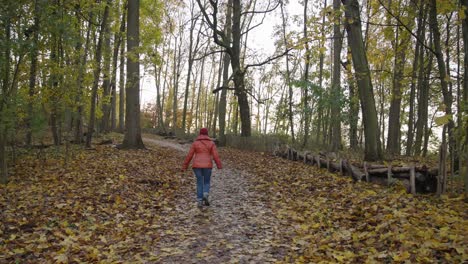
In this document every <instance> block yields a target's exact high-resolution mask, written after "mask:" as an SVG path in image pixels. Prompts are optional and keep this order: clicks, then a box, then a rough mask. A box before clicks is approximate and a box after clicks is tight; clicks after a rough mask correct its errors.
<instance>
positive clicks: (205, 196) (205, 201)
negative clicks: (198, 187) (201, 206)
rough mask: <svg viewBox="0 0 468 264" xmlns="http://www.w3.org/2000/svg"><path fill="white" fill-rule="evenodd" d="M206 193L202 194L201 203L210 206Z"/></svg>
mask: <svg viewBox="0 0 468 264" xmlns="http://www.w3.org/2000/svg"><path fill="white" fill-rule="evenodd" d="M208 196H209V195H208V193H204V194H203V202H204V203H205V205H206V206H210V201H209V200H208Z"/></svg>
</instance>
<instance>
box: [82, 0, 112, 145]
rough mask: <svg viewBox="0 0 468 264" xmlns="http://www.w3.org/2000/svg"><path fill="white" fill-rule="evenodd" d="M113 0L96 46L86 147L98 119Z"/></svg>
mask: <svg viewBox="0 0 468 264" xmlns="http://www.w3.org/2000/svg"><path fill="white" fill-rule="evenodd" d="M111 3H112V1H111V0H107V4H106V7H105V9H104V14H103V17H102V22H101V28H100V31H99V38H98V43H97V46H96V55H95V62H96V66H95V67H96V68H95V69H94V81H93V87H92V90H91V110H90V116H89V123H88V131H87V133H86V147H88V148H89V147H91V139H92V136H93V132H94V122H95V119H96V103H97V102H96V100H97V92H98V86H99V76H100V75H101V59H102V46H103V43H102V42H103V40H104V34H105V31H106V25H107V19H108V17H109V8H110V5H111Z"/></svg>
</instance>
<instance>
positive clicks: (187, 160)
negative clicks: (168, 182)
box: [182, 144, 195, 170]
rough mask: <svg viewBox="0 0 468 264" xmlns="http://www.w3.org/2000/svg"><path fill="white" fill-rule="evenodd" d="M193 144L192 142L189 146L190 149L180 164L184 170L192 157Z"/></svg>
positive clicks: (193, 152)
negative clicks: (182, 163)
mask: <svg viewBox="0 0 468 264" xmlns="http://www.w3.org/2000/svg"><path fill="white" fill-rule="evenodd" d="M193 145H194V144H192V146H191V147H190V151H189V153H188V154H187V157H185V160H184V165H182V170H186V169H187V168H188V165H189V163H190V161H191V160H192V158H193V154H195V147H194V146H193Z"/></svg>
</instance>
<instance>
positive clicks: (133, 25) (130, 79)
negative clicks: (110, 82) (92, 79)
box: [120, 0, 145, 149]
mask: <svg viewBox="0 0 468 264" xmlns="http://www.w3.org/2000/svg"><path fill="white" fill-rule="evenodd" d="M139 20H140V0H132V1H128V9H127V47H128V53H130V54H131V56H127V86H126V108H125V110H126V114H125V134H124V140H123V143H122V145H121V146H120V147H121V148H126V149H142V148H145V145H144V144H143V140H142V138H141V127H140V60H139V51H138V46H139V43H140V26H139V24H140V23H139Z"/></svg>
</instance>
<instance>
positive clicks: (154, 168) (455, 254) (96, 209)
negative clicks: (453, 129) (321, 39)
mask: <svg viewBox="0 0 468 264" xmlns="http://www.w3.org/2000/svg"><path fill="white" fill-rule="evenodd" d="M144 140H145V144H146V146H147V150H131V151H122V150H118V149H116V148H114V147H112V146H109V145H108V146H96V148H95V149H94V150H83V149H79V148H73V149H71V150H70V151H69V152H68V154H67V156H68V158H67V159H65V158H64V154H63V152H64V151H63V150H48V152H46V153H39V152H37V153H29V154H27V155H24V157H21V159H18V161H17V163H16V165H15V166H14V167H12V168H11V178H10V180H11V181H10V182H9V183H8V185H6V186H0V210H1V211H0V213H1V215H0V263H14V262H17V263H46V262H57V263H69V262H76V263H80V262H99V263H102V262H103V263H128V262H132V263H135V262H136V263H268V262H277V263H291V262H293V263H318V262H324V263H337V262H340V263H356V262H357V263H365V262H368V263H376V262H377V263H382V262H383V263H388V262H397V263H398V262H401V263H403V262H410V263H411V262H424V263H441V262H442V263H444V262H445V263H463V262H466V261H468V246H467V245H468V205H467V204H466V203H464V202H463V200H462V199H461V197H454V198H449V197H446V196H443V197H442V198H435V197H432V196H422V195H417V196H412V195H410V194H407V193H406V190H405V188H404V187H403V186H399V185H395V186H394V187H391V188H388V187H385V186H380V185H376V184H369V183H354V182H353V181H352V180H351V179H350V178H349V177H341V176H338V175H335V174H331V173H329V172H327V171H326V170H321V169H317V168H316V167H312V166H309V165H305V164H303V163H300V162H291V161H287V160H283V159H280V158H277V157H273V156H271V155H269V154H266V153H259V152H248V151H240V150H235V149H231V148H221V149H220V150H219V152H220V157H221V160H222V161H223V166H224V169H222V170H216V169H214V170H213V177H212V189H211V195H210V198H211V206H210V207H205V208H203V209H199V208H197V207H196V203H195V177H194V176H193V173H192V172H191V171H187V172H181V171H180V168H181V165H182V162H183V159H184V156H185V154H186V152H187V151H188V148H189V144H184V145H182V144H179V143H178V142H177V141H174V140H163V139H161V138H158V137H155V136H145V139H144ZM65 160H66V162H65Z"/></svg>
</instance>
